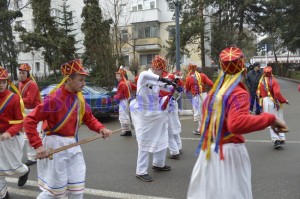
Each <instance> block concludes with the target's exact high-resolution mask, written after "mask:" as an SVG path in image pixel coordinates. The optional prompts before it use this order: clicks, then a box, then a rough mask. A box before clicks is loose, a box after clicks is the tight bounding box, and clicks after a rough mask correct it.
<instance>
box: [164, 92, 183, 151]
mask: <svg viewBox="0 0 300 199" xmlns="http://www.w3.org/2000/svg"><path fill="white" fill-rule="evenodd" d="M167 110H168V113H169V114H168V134H169V150H170V154H171V155H177V154H179V150H181V149H182V142H181V138H180V133H181V123H180V120H179V115H178V103H177V102H176V100H175V99H174V98H173V97H171V99H170V102H169V104H168V107H167Z"/></svg>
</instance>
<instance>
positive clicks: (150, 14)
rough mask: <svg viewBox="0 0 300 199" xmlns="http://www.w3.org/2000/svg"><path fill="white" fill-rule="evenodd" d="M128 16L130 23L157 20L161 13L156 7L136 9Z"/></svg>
mask: <svg viewBox="0 0 300 199" xmlns="http://www.w3.org/2000/svg"><path fill="white" fill-rule="evenodd" d="M130 18H131V19H130V23H140V22H147V21H159V20H160V18H161V13H160V10H159V9H157V8H155V9H148V10H137V11H132V12H131V16H130Z"/></svg>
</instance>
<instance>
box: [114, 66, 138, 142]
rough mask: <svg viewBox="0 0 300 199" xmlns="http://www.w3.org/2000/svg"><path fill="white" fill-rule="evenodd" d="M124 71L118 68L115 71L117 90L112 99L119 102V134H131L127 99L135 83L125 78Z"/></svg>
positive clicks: (134, 87) (129, 97) (130, 95)
mask: <svg viewBox="0 0 300 199" xmlns="http://www.w3.org/2000/svg"><path fill="white" fill-rule="evenodd" d="M125 74H126V71H125V70H124V69H123V68H120V69H119V71H118V72H116V79H117V80H118V82H119V83H118V91H117V93H116V95H115V96H114V99H115V100H116V101H118V102H119V121H120V123H121V127H122V134H121V136H132V133H131V118H130V113H129V100H130V99H131V97H132V91H136V85H135V84H133V83H132V82H130V81H128V80H127V79H126V78H125Z"/></svg>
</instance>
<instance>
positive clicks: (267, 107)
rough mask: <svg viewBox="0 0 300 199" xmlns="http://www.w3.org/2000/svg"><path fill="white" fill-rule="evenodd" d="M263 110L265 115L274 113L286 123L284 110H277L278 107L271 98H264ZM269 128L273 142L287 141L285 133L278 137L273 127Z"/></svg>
mask: <svg viewBox="0 0 300 199" xmlns="http://www.w3.org/2000/svg"><path fill="white" fill-rule="evenodd" d="M263 109H264V112H265V113H272V114H274V115H275V116H276V118H278V119H280V120H281V121H284V119H283V111H282V108H279V109H278V110H277V107H276V106H275V104H274V102H273V101H272V100H271V98H270V97H264V98H263ZM268 128H269V129H270V135H271V139H272V141H275V140H285V133H278V134H279V135H277V134H276V133H275V132H274V131H273V129H272V128H271V127H268Z"/></svg>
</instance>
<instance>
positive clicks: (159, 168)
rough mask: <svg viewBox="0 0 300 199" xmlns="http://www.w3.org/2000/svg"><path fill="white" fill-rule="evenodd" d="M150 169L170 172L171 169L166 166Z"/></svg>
mask: <svg viewBox="0 0 300 199" xmlns="http://www.w3.org/2000/svg"><path fill="white" fill-rule="evenodd" d="M152 169H153V170H156V171H171V167H170V166H167V165H165V166H164V167H156V166H152Z"/></svg>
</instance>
